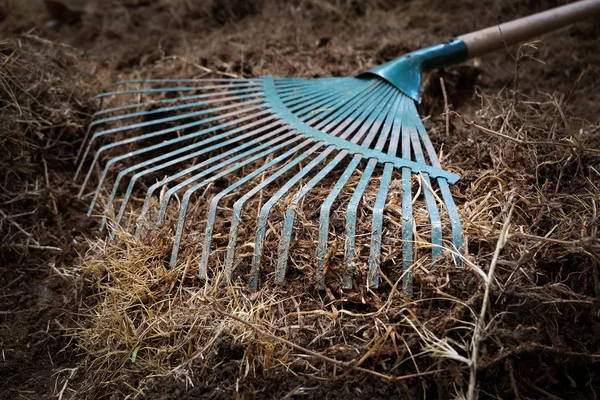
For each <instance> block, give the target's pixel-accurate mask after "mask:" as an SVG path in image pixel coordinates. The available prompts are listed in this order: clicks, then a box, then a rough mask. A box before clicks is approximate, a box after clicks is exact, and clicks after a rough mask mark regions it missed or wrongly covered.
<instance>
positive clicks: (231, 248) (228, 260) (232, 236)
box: [203, 93, 356, 277]
mask: <svg viewBox="0 0 600 400" xmlns="http://www.w3.org/2000/svg"><path fill="white" fill-rule="evenodd" d="M345 97H347V94H346V93H344V94H343V97H342V100H340V96H334V97H333V99H334V101H333V102H331V101H330V102H329V103H328V104H325V106H326V107H327V108H334V109H335V107H337V106H338V105H340V104H341V105H343V104H344V102H345V101H346V99H345ZM355 101H356V100H355ZM321 105H323V103H312V104H310V105H309V106H306V107H304V108H303V109H302V110H300V111H299V112H298V113H299V114H303V112H306V115H308V116H311V115H310V112H311V110H314V109H318V107H320V106H321ZM330 119H331V118H330ZM311 122H314V120H311V121H309V122H308V123H311ZM326 122H327V120H326V121H324V122H323V123H322V125H323V124H324V123H326ZM322 125H321V126H322ZM308 143H312V139H308V140H307V141H306V142H305V143H303V144H302V146H305V145H306V144H308ZM320 147H322V145H319V146H316V145H315V146H313V148H311V149H309V150H308V151H307V152H305V153H304V154H303V155H301V156H299V157H297V158H296V159H294V160H291V161H290V162H288V163H287V164H286V165H285V166H283V167H282V168H280V169H279V170H278V171H277V172H276V173H274V174H273V175H271V176H269V177H268V178H267V179H265V180H264V181H262V182H261V183H260V184H259V185H258V186H256V187H254V188H253V189H252V190H251V191H250V192H248V193H246V194H245V195H244V196H242V197H241V198H240V199H238V201H236V203H235V204H234V212H233V221H232V224H231V227H230V233H229V244H228V246H227V255H226V257H225V267H224V270H225V275H226V276H228V277H230V276H231V272H232V269H233V259H234V257H235V249H236V243H237V229H238V225H239V222H240V219H241V218H240V216H241V210H242V207H243V205H244V203H245V202H246V201H247V200H248V199H250V198H251V197H252V196H254V195H255V194H256V193H258V192H259V191H260V190H262V189H264V188H265V187H266V186H268V185H269V184H270V183H272V182H273V181H274V180H275V179H277V178H278V177H280V176H282V175H283V174H284V173H285V172H287V171H288V170H289V169H290V168H292V167H293V166H295V165H297V164H298V163H300V162H301V161H302V160H304V159H305V158H306V157H308V156H309V155H310V154H312V153H313V152H314V151H316V150H317V149H318V148H320ZM217 201H218V200H217ZM214 207H215V209H216V203H215V206H214ZM209 223H210V221H209ZM209 228H210V229H212V224H211V225H207V232H208V229H209ZM210 237H211V235H208V234H207V236H206V238H207V241H206V243H207V244H206V243H205V249H206V252H208V251H210ZM203 257H204V261H203V262H204V264H203V265H204V269H206V265H207V263H208V253H207V254H206V255H205V256H203Z"/></svg>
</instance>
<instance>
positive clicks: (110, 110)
mask: <svg viewBox="0 0 600 400" xmlns="http://www.w3.org/2000/svg"><path fill="white" fill-rule="evenodd" d="M261 92H262V87H261V86H252V87H247V88H244V89H237V90H223V91H221V92H216V93H203V94H195V95H190V96H180V97H175V98H167V99H157V100H149V101H145V102H143V103H133V104H128V105H126V106H118V107H111V108H105V109H103V110H99V111H97V112H96V113H94V115H93V118H96V117H98V116H100V115H103V114H110V113H115V112H118V111H125V110H130V109H132V108H141V107H147V106H151V105H154V104H161V103H162V104H168V103H177V102H185V101H188V100H198V99H210V98H213V97H219V96H224V95H227V94H229V95H231V94H245V93H248V94H250V93H261Z"/></svg>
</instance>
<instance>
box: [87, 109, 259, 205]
mask: <svg viewBox="0 0 600 400" xmlns="http://www.w3.org/2000/svg"><path fill="white" fill-rule="evenodd" d="M256 109H257V107H253V108H248V109H243V110H238V111H236V112H233V113H227V114H223V115H220V116H216V117H211V118H207V119H204V120H202V121H198V122H201V123H209V122H213V121H217V120H220V119H223V118H226V117H231V116H236V117H237V116H238V115H240V114H243V113H245V112H248V111H254V110H256ZM269 113H270V110H268V109H267V110H262V111H259V112H255V113H254V114H249V115H245V116H243V117H238V118H237V119H234V120H231V121H227V122H224V123H221V124H219V125H216V126H212V127H210V128H206V129H203V130H201V131H197V132H194V133H190V134H187V135H183V136H180V137H177V138H173V139H170V140H166V141H164V142H161V143H158V144H155V145H152V146H148V147H144V148H142V149H138V150H135V151H133V152H129V153H125V154H122V155H120V156H117V157H114V158H112V159H110V160H109V161H108V162H107V163H106V165H105V167H104V172H103V174H102V177H101V178H100V182H99V184H101V183H102V182H103V181H104V179H105V178H106V174H107V173H108V169H109V168H110V167H111V165H113V164H115V163H116V162H118V161H122V160H124V159H126V158H130V157H133V156H136V155H140V154H143V153H147V152H149V151H152V150H156V149H159V148H162V147H165V146H169V145H172V144H175V143H179V142H182V141H186V140H190V139H193V138H196V137H199V136H203V135H206V134H208V133H211V132H214V131H217V130H219V129H223V128H226V127H229V126H233V125H236V124H239V123H242V122H245V121H248V120H252V119H254V118H258V117H260V116H262V115H266V114H269ZM187 125H193V126H197V125H198V123H193V124H187ZM185 127H186V126H185V125H182V126H180V127H179V128H180V129H182V128H185ZM175 129H177V128H168V129H165V130H162V131H157V132H152V133H149V134H146V135H140V136H135V137H131V138H128V139H124V140H120V141H118V142H114V143H111V144H107V145H104V146H102V147H100V149H98V151H96V155H95V156H94V160H93V162H92V165H91V166H90V169H89V170H88V173H87V175H86V177H85V179H84V181H83V183H82V185H81V190H80V191H79V197H81V196H82V195H83V191H84V190H85V187H86V185H87V182H88V180H89V178H90V176H91V173H92V171H93V167H94V165H96V163H97V162H98V159H99V157H100V154H102V153H103V152H104V151H105V150H108V149H111V148H114V147H118V146H122V145H124V144H128V143H134V142H138V141H141V140H144V139H148V138H149V137H154V136H157V135H161V134H163V132H164V131H171V130H175Z"/></svg>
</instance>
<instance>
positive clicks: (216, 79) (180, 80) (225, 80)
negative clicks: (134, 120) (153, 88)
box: [106, 78, 260, 89]
mask: <svg viewBox="0 0 600 400" xmlns="http://www.w3.org/2000/svg"><path fill="white" fill-rule="evenodd" d="M199 82H200V83H204V82H248V83H250V82H260V78H196V79H194V78H190V79H184V78H182V79H129V80H126V81H119V82H114V83H111V84H110V85H108V86H106V89H109V88H112V87H117V86H121V85H129V84H132V83H199Z"/></svg>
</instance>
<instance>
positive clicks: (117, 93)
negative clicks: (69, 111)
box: [96, 82, 260, 99]
mask: <svg viewBox="0 0 600 400" xmlns="http://www.w3.org/2000/svg"><path fill="white" fill-rule="evenodd" d="M258 85H260V82H256V83H255V82H244V83H235V84H230V85H205V86H175V87H161V88H147V89H128V90H120V91H114V92H103V93H99V94H97V95H96V99H102V98H104V97H109V96H122V95H128V94H144V93H170V92H194V91H200V90H216V89H227V88H233V87H235V88H241V87H249V86H258Z"/></svg>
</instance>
